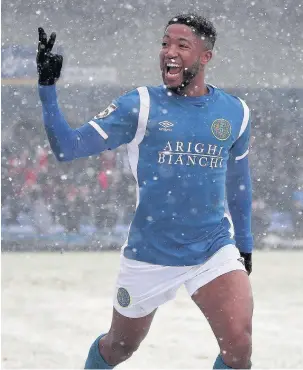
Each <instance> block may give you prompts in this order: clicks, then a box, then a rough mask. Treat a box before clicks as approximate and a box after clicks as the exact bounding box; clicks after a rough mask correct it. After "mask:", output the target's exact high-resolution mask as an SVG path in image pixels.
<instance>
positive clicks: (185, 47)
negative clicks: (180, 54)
mask: <svg viewBox="0 0 303 370" xmlns="http://www.w3.org/2000/svg"><path fill="white" fill-rule="evenodd" d="M179 46H180V48H182V49H188V45H185V44H180V45H179Z"/></svg>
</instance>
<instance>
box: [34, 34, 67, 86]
mask: <svg viewBox="0 0 303 370" xmlns="http://www.w3.org/2000/svg"><path fill="white" fill-rule="evenodd" d="M38 33H39V43H38V53H37V58H36V62H37V70H38V75H39V84H40V85H54V84H55V83H56V81H57V80H58V79H59V77H60V72H61V68H62V62H63V57H62V55H58V54H53V53H52V52H51V51H52V48H53V46H54V44H55V40H56V34H55V32H53V33H52V34H51V35H50V38H49V40H48V41H47V35H46V33H45V31H44V29H43V28H42V27H39V28H38Z"/></svg>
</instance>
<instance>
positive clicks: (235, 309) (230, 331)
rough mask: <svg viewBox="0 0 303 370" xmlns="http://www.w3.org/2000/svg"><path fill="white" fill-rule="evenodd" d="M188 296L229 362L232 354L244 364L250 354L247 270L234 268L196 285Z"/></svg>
mask: <svg viewBox="0 0 303 370" xmlns="http://www.w3.org/2000/svg"><path fill="white" fill-rule="evenodd" d="M192 299H193V301H194V302H195V303H196V304H197V306H198V307H199V308H200V309H201V311H202V312H203V314H204V315H205V317H206V318H207V320H208V322H209V324H210V326H211V328H212V330H213V332H214V334H215V336H216V338H217V341H218V344H219V346H220V349H221V353H223V355H224V356H223V357H224V358H225V361H226V362H228V363H229V366H230V364H231V363H232V361H233V358H234V357H237V356H235V354H238V357H241V359H240V360H239V361H240V362H241V361H242V362H244V364H243V363H242V362H241V366H242V367H245V366H247V365H246V364H245V361H249V359H250V356H251V333H252V315H253V295H252V289H251V284H250V280H249V277H248V275H247V273H246V272H245V271H243V270H234V271H230V272H228V273H226V274H223V275H221V276H219V277H217V278H216V279H214V280H212V281H211V282H209V283H208V284H206V285H205V286H203V287H201V288H199V289H198V290H197V291H196V292H195V293H194V294H193V295H192ZM244 347H245V348H244ZM236 352H237V353H236ZM235 365H236V364H235ZM236 368H237V367H236Z"/></svg>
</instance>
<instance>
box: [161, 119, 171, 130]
mask: <svg viewBox="0 0 303 370" xmlns="http://www.w3.org/2000/svg"><path fill="white" fill-rule="evenodd" d="M159 125H160V126H161V127H159V130H160V131H172V127H173V126H174V124H173V123H171V122H169V121H162V122H159Z"/></svg>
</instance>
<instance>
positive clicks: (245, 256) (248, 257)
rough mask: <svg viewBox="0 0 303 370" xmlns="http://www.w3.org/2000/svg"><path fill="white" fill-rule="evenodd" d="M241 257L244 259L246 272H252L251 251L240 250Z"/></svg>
mask: <svg viewBox="0 0 303 370" xmlns="http://www.w3.org/2000/svg"><path fill="white" fill-rule="evenodd" d="M240 255H241V257H242V258H243V259H244V266H245V269H246V271H247V273H248V275H250V274H251V272H252V260H251V253H244V252H240Z"/></svg>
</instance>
